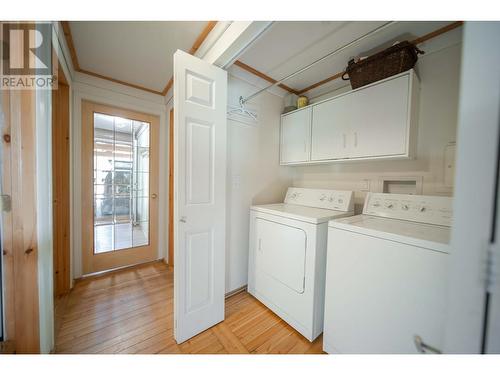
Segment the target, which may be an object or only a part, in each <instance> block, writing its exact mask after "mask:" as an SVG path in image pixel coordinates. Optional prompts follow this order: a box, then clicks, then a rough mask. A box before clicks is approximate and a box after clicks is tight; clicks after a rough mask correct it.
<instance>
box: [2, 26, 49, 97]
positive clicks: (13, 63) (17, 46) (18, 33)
mask: <svg viewBox="0 0 500 375" xmlns="http://www.w3.org/2000/svg"><path fill="white" fill-rule="evenodd" d="M1 33H2V34H1V40H2V48H1V54H2V61H1V64H2V67H1V73H2V75H1V77H0V78H1V79H0V86H1V87H0V88H1V89H4V90H5V89H9V90H33V89H48V90H50V89H53V88H57V87H56V86H55V85H56V84H57V77H56V76H55V75H54V73H53V71H52V70H53V69H52V25H51V24H50V23H48V22H47V23H2V28H1Z"/></svg>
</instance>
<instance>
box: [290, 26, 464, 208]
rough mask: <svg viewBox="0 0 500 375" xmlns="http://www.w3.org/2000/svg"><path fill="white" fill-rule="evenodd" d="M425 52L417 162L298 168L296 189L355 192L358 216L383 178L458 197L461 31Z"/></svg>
mask: <svg viewBox="0 0 500 375" xmlns="http://www.w3.org/2000/svg"><path fill="white" fill-rule="evenodd" d="M419 47H421V48H422V49H423V50H425V51H426V54H425V55H423V56H421V57H420V58H419V61H418V63H417V66H416V71H417V75H418V76H419V78H420V87H421V92H420V104H419V116H418V146H417V157H416V159H414V160H385V161H367V162H348V163H332V164H322V165H316V166H301V167H294V171H295V174H294V181H293V185H294V186H298V187H311V188H327V189H345V190H354V191H356V193H355V197H356V208H357V211H358V212H359V210H360V208H361V205H362V203H363V200H364V196H365V192H366V191H374V190H377V189H378V187H379V181H380V179H381V177H386V176H393V177H394V176H397V177H403V176H407V177H421V178H422V179H423V181H422V193H423V194H427V195H452V194H453V190H452V188H451V187H448V186H445V183H444V153H445V147H446V146H447V145H448V144H449V143H450V142H455V137H456V128H457V108H458V90H459V76H460V58H461V30H460V29H458V30H457V31H456V32H454V33H453V34H451V33H450V35H446V34H445V36H443V37H439V38H436V39H435V40H432V41H430V42H428V43H427V44H425V45H422V46H419ZM349 89H350V86H347V87H344V88H342V89H340V90H336V91H334V92H332V93H329V94H327V95H322V96H321V97H317V98H314V99H312V100H311V102H316V101H319V100H322V99H326V98H328V97H331V96H334V95H338V94H340V93H342V92H345V91H348V90H349Z"/></svg>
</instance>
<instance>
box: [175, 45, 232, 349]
mask: <svg viewBox="0 0 500 375" xmlns="http://www.w3.org/2000/svg"><path fill="white" fill-rule="evenodd" d="M226 106H227V73H226V71H224V70H222V69H220V68H218V67H216V66H213V65H211V64H208V63H207V62H205V61H202V60H200V59H198V58H197V57H194V56H191V55H189V54H187V53H185V52H182V51H177V52H176V53H175V54H174V126H175V129H174V163H175V166H174V184H175V185H174V194H175V204H174V232H175V235H174V254H175V255H174V258H175V267H174V319H175V324H174V335H175V339H176V341H177V342H178V343H181V342H183V341H186V340H187V339H189V338H191V337H192V336H194V335H196V334H198V333H200V332H201V331H204V330H205V329H207V328H209V327H211V326H213V325H214V324H217V323H219V322H220V321H222V320H224V294H225V277H224V275H225V251H226V250H225V249H226V248H225V243H226V236H225V228H226V203H225V202H226Z"/></svg>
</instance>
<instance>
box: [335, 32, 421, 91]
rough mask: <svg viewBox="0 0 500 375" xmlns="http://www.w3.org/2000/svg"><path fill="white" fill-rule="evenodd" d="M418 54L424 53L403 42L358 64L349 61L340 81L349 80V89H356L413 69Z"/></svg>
mask: <svg viewBox="0 0 500 375" xmlns="http://www.w3.org/2000/svg"><path fill="white" fill-rule="evenodd" d="M420 53H421V54H423V53H424V52H423V51H421V50H419V49H418V48H417V47H416V46H415V45H414V44H412V43H410V42H408V41H404V42H401V43H398V44H396V45H394V46H392V47H389V48H387V49H385V50H383V51H381V52H379V53H376V54H374V55H371V56H369V57H367V58H366V59H364V60H361V61H359V62H354V60H350V61H349V63H348V64H347V68H346V70H345V73H344V75H343V76H342V79H343V80H344V81H349V80H350V81H351V87H352V88H353V89H357V88H358V87H362V86H366V85H368V84H370V83H372V82H376V81H380V80H381V79H384V78H387V77H391V76H393V75H396V74H399V73H402V72H405V71H407V70H409V69H411V68H413V67H414V66H415V63H416V62H417V60H418V54H420ZM346 75H348V76H349V77H346Z"/></svg>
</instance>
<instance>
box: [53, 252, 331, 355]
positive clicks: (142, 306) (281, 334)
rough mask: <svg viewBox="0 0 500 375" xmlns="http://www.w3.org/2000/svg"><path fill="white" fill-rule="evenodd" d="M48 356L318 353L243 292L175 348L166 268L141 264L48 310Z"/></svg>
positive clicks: (80, 285)
mask: <svg viewBox="0 0 500 375" xmlns="http://www.w3.org/2000/svg"><path fill="white" fill-rule="evenodd" d="M56 311H57V317H56V319H57V320H58V321H57V322H56V327H57V332H56V348H55V352H56V353H149V354H153V353H173V354H182V353H212V354H216V353H221V354H223V353H240V354H241V353H293V354H301V353H304V354H305V353H322V339H321V337H320V338H318V339H317V340H316V341H314V342H313V343H310V342H309V341H308V340H306V339H305V338H304V337H302V336H301V335H300V334H299V333H297V332H296V331H295V330H294V329H293V328H291V327H290V326H289V325H288V324H286V323H285V322H284V321H283V320H282V319H280V318H279V317H278V316H277V315H275V314H274V313H273V312H271V311H270V310H269V309H267V308H266V307H265V306H264V305H263V304H261V303H260V302H259V301H257V300H256V299H255V298H253V297H252V296H251V295H250V294H248V293H247V292H241V293H238V294H236V295H234V296H231V297H229V298H228V299H226V319H225V320H224V321H223V322H222V323H220V324H218V325H216V326H214V327H212V328H210V329H208V330H207V331H205V332H202V333H200V334H199V335H197V336H195V337H193V338H192V339H190V340H188V341H186V342H184V343H182V344H181V345H177V344H176V342H175V340H174V337H173V327H172V325H173V269H171V268H169V267H168V266H166V265H165V264H164V263H161V262H156V263H149V264H146V265H142V266H137V267H134V268H129V269H124V270H121V271H117V272H115V273H111V274H108V275H103V276H100V277H96V278H89V279H84V280H81V281H78V282H77V283H76V285H75V287H74V289H73V290H72V291H71V293H70V294H69V295H67V296H66V297H63V298H62V299H60V300H59V301H58V303H57V305H56Z"/></svg>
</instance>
